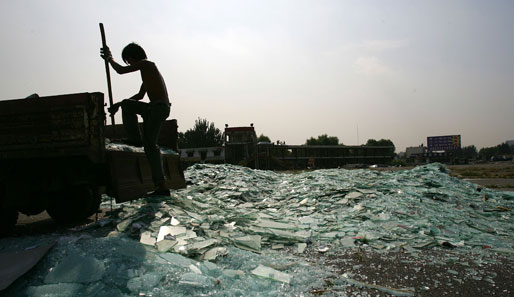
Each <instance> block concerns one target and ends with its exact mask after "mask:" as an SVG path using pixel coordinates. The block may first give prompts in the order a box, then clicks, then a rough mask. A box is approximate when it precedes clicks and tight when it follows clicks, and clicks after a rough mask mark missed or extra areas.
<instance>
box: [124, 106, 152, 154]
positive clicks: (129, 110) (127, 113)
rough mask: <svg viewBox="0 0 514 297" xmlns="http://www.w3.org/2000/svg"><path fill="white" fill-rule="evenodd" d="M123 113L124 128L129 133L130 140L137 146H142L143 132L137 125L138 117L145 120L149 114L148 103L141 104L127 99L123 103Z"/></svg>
mask: <svg viewBox="0 0 514 297" xmlns="http://www.w3.org/2000/svg"><path fill="white" fill-rule="evenodd" d="M121 111H122V116H123V127H124V128H125V131H126V132H127V138H128V140H129V141H130V142H131V143H133V144H136V145H140V144H141V132H140V131H139V125H138V123H137V115H138V114H139V115H141V116H142V117H143V118H145V117H146V116H147V113H148V103H145V102H139V101H136V100H133V99H125V100H123V101H122V102H121Z"/></svg>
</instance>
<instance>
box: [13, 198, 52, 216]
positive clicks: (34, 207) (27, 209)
mask: <svg viewBox="0 0 514 297" xmlns="http://www.w3.org/2000/svg"><path fill="white" fill-rule="evenodd" d="M34 195H35V196H36V194H34ZM37 198H39V199H25V200H24V201H30V203H28V204H26V205H23V206H20V207H18V211H19V212H21V213H22V214H24V215H27V216H34V215H37V214H40V213H42V212H43V211H44V210H45V202H46V197H41V194H39V195H38V196H37Z"/></svg>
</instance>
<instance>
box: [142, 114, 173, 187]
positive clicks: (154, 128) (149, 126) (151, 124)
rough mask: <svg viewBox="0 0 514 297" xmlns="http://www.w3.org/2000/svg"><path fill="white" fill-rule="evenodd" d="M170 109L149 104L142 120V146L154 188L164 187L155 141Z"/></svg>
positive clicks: (158, 151)
mask: <svg viewBox="0 0 514 297" xmlns="http://www.w3.org/2000/svg"><path fill="white" fill-rule="evenodd" d="M169 113H170V108H169V106H167V105H164V104H151V105H150V108H149V109H148V114H147V116H146V117H145V118H144V119H143V127H144V136H143V145H144V148H145V153H146V158H147V159H148V163H150V168H151V169H152V180H153V182H154V184H155V186H156V187H158V188H161V189H163V187H164V170H163V167H162V157H161V151H160V149H159V146H158V145H157V140H158V138H159V133H160V131H161V126H162V123H163V122H164V120H166V118H167V117H168V115H169Z"/></svg>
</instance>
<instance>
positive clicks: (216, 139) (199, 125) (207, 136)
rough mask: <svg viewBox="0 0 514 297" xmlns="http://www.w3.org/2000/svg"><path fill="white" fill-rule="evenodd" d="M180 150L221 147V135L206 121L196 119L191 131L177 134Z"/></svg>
mask: <svg viewBox="0 0 514 297" xmlns="http://www.w3.org/2000/svg"><path fill="white" fill-rule="evenodd" d="M178 145H179V147H180V148H196V147H213V146H221V145H223V133H222V132H221V131H220V129H218V128H216V127H215V126H214V123H209V121H207V120H206V119H201V118H198V119H197V120H196V121H195V125H194V127H193V128H192V129H189V130H187V131H186V132H185V133H182V132H181V133H179V135H178Z"/></svg>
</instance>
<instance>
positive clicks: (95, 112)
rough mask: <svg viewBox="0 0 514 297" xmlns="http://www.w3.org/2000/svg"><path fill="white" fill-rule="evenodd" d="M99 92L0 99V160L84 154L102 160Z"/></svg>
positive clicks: (101, 116) (102, 139)
mask: <svg viewBox="0 0 514 297" xmlns="http://www.w3.org/2000/svg"><path fill="white" fill-rule="evenodd" d="M104 122H105V113H104V98H103V94H102V93H80V94H69V95H58V96H48V97H41V98H31V99H21V100H3V101H0V160H1V159H15V158H47V157H59V156H77V155H81V156H82V155H86V156H88V157H89V158H90V159H91V160H92V161H94V162H103V160H104V157H105V156H104V151H105V142H104V136H103V131H104V129H103V125H104Z"/></svg>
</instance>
